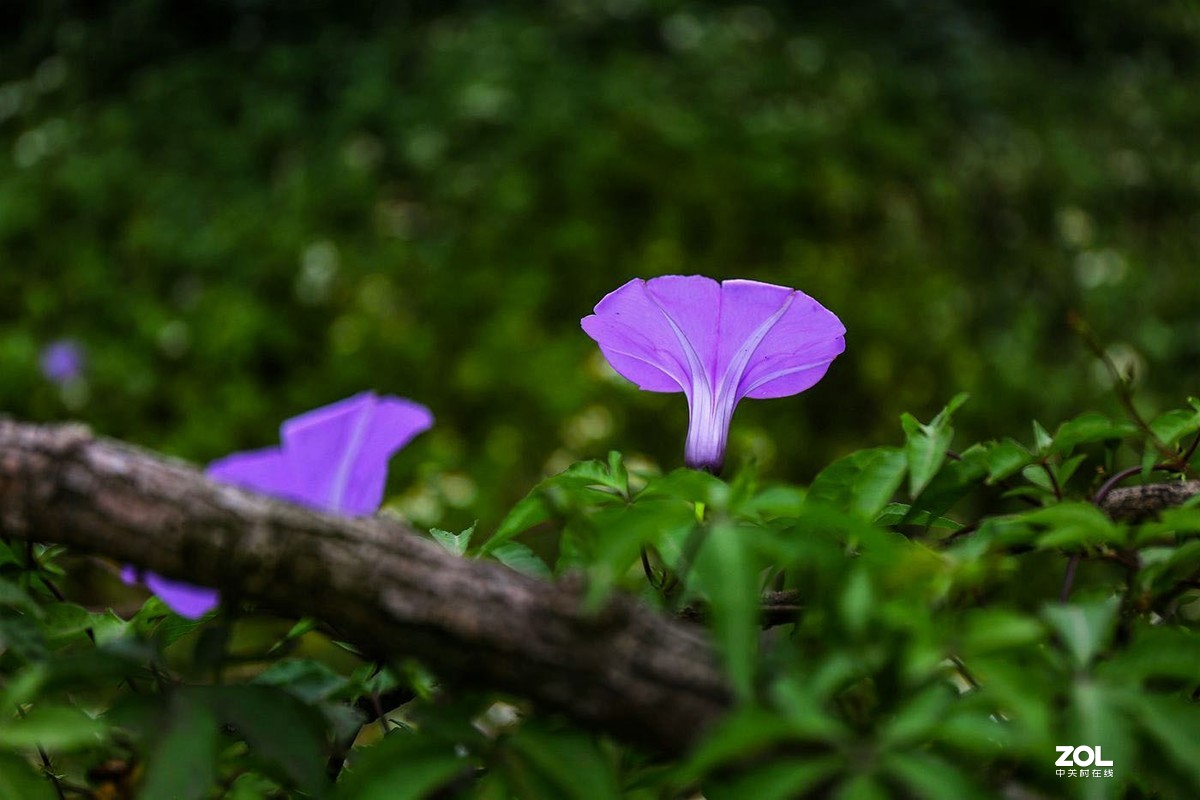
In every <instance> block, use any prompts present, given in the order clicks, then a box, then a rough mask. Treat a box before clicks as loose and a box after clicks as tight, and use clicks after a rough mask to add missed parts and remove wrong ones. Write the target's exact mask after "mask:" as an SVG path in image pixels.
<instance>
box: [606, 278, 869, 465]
mask: <svg viewBox="0 0 1200 800" xmlns="http://www.w3.org/2000/svg"><path fill="white" fill-rule="evenodd" d="M595 311H596V313H595V314H593V315H592V316H588V317H584V318H583V321H582V325H583V329H584V330H585V331H586V332H587V334H588V336H591V337H592V338H593V339H595V340H596V343H597V344H599V345H600V350H601V351H602V352H603V353H604V357H605V358H607V359H608V363H609V364H611V365H612V367H613V369H615V370H616V371H617V372H618V373H619V374H621V375H622V376H623V377H625V378H628V379H629V380H631V381H633V382H634V383H636V384H637V385H638V386H639V387H640V388H642V389H645V390H646V391H651V392H679V391H682V392H683V393H684V394H685V395H687V400H688V411H689V421H688V435H687V443H686V445H685V447H684V461H685V463H686V464H687V465H688V466H689V467H692V468H693V469H704V470H708V471H709V472H714V473H715V472H717V471H719V470H720V469H721V465H722V463H723V462H724V460H725V443H726V440H727V439H728V436H729V423H730V421H731V420H732V419H733V411H734V408H735V407H736V406H737V404H738V401H739V400H741V399H742V398H744V397H750V398H755V399H762V398H770V397H785V396H787V395H792V394H797V393H799V392H803V391H804V390H805V389H808V388H809V387H811V386H812V385H813V384H815V383H816V382H817V381H819V380H821V378H822V377H824V375H825V372H826V370H828V369H829V365H830V363H832V361H833V359H835V358H837V356H838V355H840V354H841V352H842V351H843V350H845V349H846V341H845V338H844V334H845V333H846V328H845V326H843V325H842V322H841V320H839V319H838V318H837V316H835V315H834V314H833V313H832V312H831V311H829V310H828V309H826V308H825V307H824V306H822V305H821V304H820V303H818V302H817V301H816V300H814V299H812V298H811V297H809V296H808V295H806V294H804V293H803V292H800V291H796V290H794V289H788V288H786V287H783V286H775V285H772V284H769V283H759V282H758V281H746V280H731V281H724V282H722V283H717V282H716V281H714V280H712V279H711V278H705V277H703V276H700V275H689V276H682V275H667V276H663V277H660V278H653V279H651V280H649V281H645V280H641V279H640V278H635V279H634V280H631V281H630V282H629V283H627V284H625V285H624V286H622V287H621V288H619V289H616V290H615V291H612V292H610V293H609V294H608V295H606V296H605V297H604V299H603V300H601V301H600V302H599V303H598V304H597V305H596V309H595Z"/></svg>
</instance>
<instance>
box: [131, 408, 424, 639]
mask: <svg viewBox="0 0 1200 800" xmlns="http://www.w3.org/2000/svg"><path fill="white" fill-rule="evenodd" d="M432 424H433V415H432V414H431V413H430V412H429V409H427V408H426V407H425V406H423V405H420V404H418V403H414V402H412V401H411V400H405V399H404V398H400V397H391V396H384V397H379V396H377V395H375V394H374V393H373V392H362V393H361V394H356V395H354V396H353V397H349V398H347V399H345V400H340V401H338V402H336V403H333V404H331V405H327V406H322V407H321V408H317V409H314V410H312V411H309V412H306V413H304V414H301V415H300V416H298V417H292V418H291V419H289V420H288V421H287V422H284V423H283V425H282V426H281V427H280V439H281V441H282V444H281V445H280V446H279V447H268V448H266V449H263V450H251V451H248V452H243V453H234V454H232V455H229V456H226V457H224V458H221V459H218V460H216V461H214V462H213V463H212V464H210V465H209V466H208V469H207V474H208V476H209V477H210V478H213V479H214V480H218V481H222V482H224V483H230V484H233V485H235V486H240V487H242V488H244V489H251V490H254V491H258V492H261V493H263V494H268V495H272V496H274V497H278V498H281V499H283V500H290V501H291V502H293V503H299V504H300V505H305V506H308V507H310V508H315V509H318V510H320V511H326V512H329V513H331V514H341V515H344V516H348V517H354V516H362V515H366V514H371V513H374V512H375V511H376V510H377V509H378V508H379V505H380V503H381V502H383V490H384V484H385V483H386V481H387V465H388V460H389V459H390V458H391V457H392V455H393V454H394V453H395V452H396V451H397V450H399V449H400V448H402V447H404V446H405V445H406V444H408V443H409V442H410V441H412V439H413V438H414V437H415V436H417V434H419V433H421V432H422V431H424V430H427V429H428V428H429V427H430V426H431V425H432ZM121 577H122V579H124V580H125V582H126V583H132V582H134V581H135V580H136V579H137V578H138V577H141V576H139V575H138V574H137V571H136V570H133V569H132V568H129V567H126V568H125V570H123V571H122V576H121ZM144 579H145V583H146V585H147V586H148V587H150V589H151V590H152V591H153V592H154V593H155V594H157V595H158V596H159V598H160V599H162V601H163V602H164V603H166V604H167V605H168V606H170V607H171V608H172V609H173V610H174V611H175V612H176V613H178V614H180V615H181V616H184V617H189V618H191V619H195V618H197V617H200V616H203V615H204V614H205V613H207V612H208V611H209V610H211V609H212V608H213V607H215V606H216V605H217V602H218V600H219V595H218V593H217V591H216V590H215V589H206V588H203V587H199V586H192V585H191V584H187V583H182V582H178V581H172V580H168V579H166V578H163V577H161V576H159V575H155V574H154V573H152V572H150V573H146V574H145V576H144Z"/></svg>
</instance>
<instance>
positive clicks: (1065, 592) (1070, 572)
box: [1058, 553, 1079, 603]
mask: <svg viewBox="0 0 1200 800" xmlns="http://www.w3.org/2000/svg"><path fill="white" fill-rule="evenodd" d="M1078 567H1079V553H1073V554H1072V555H1071V560H1070V561H1068V562H1067V572H1066V574H1065V575H1063V583H1062V589H1061V590H1060V591H1059V593H1058V602H1060V603H1065V602H1067V600H1069V599H1070V598H1071V586H1072V584H1074V583H1075V570H1076V568H1078Z"/></svg>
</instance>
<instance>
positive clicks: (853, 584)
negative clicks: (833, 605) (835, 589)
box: [839, 567, 875, 636]
mask: <svg viewBox="0 0 1200 800" xmlns="http://www.w3.org/2000/svg"><path fill="white" fill-rule="evenodd" d="M874 602H875V593H874V591H873V589H872V588H871V577H870V575H869V574H868V571H867V570H866V569H865V568H862V567H860V568H857V569H855V570H853V571H852V572H851V573H850V577H849V579H848V580H847V581H846V585H845V587H844V588H843V589H842V597H841V604H840V606H839V611H840V612H841V618H842V622H843V624H845V626H846V630H847V631H849V632H850V633H852V634H854V635H855V636H861V635H862V633H863V632H864V631H865V630H866V628H867V621H868V620H869V619H870V618H871V612H872V610H873V605H874Z"/></svg>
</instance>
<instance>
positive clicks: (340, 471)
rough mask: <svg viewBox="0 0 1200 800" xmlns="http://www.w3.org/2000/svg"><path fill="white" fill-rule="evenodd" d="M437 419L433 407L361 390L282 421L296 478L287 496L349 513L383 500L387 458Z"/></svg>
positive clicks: (288, 458) (372, 508) (356, 513)
mask: <svg viewBox="0 0 1200 800" xmlns="http://www.w3.org/2000/svg"><path fill="white" fill-rule="evenodd" d="M432 424H433V415H432V414H431V413H430V412H429V409H427V408H425V407H424V406H422V405H420V404H418V403H414V402H412V401H410V400H404V399H402V398H398V397H382V398H381V397H377V396H376V395H375V394H374V393H372V392H363V393H361V394H357V395H354V396H353V397H349V398H347V399H345V400H342V401H339V402H337V403H333V404H331V405H328V406H324V407H323V408H318V409H316V410H314V411H310V412H308V413H307V414H301V415H300V416H298V417H294V418H293V419H290V420H288V421H287V422H285V423H284V424H283V428H282V437H283V454H284V457H285V461H286V462H287V465H288V469H289V470H290V474H291V479H292V480H293V481H294V483H293V484H292V486H291V488H290V490H289V492H288V496H289V497H295V498H299V499H301V500H302V501H303V502H306V503H308V504H310V505H313V506H315V507H317V508H322V509H324V510H325V511H330V512H333V513H338V514H345V515H347V516H361V515H363V514H370V513H373V512H374V511H375V510H376V509H378V508H379V504H380V502H382V500H383V490H384V484H385V483H386V482H387V465H388V459H390V458H391V457H392V454H393V453H395V452H396V451H397V450H398V449H400V448H401V447H403V446H404V445H406V444H408V442H409V441H411V440H412V438H413V437H414V436H416V435H417V434H418V433H421V432H422V431H424V430H426V429H427V428H429V426H430V425H432Z"/></svg>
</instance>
